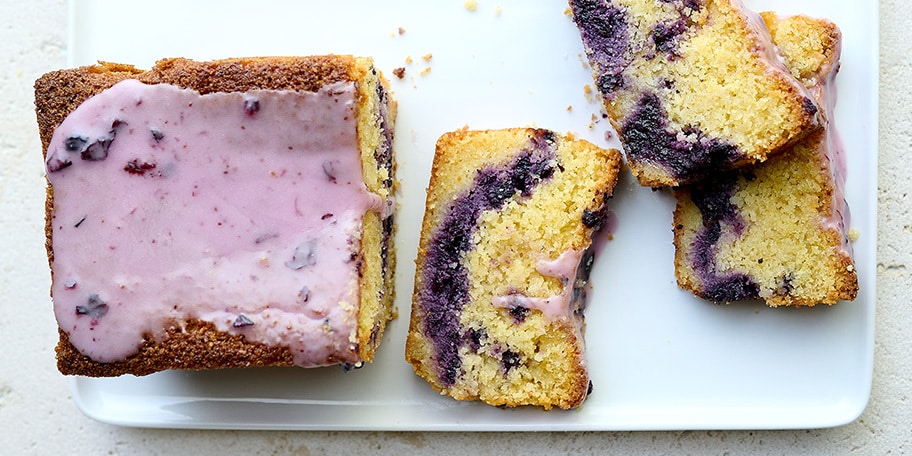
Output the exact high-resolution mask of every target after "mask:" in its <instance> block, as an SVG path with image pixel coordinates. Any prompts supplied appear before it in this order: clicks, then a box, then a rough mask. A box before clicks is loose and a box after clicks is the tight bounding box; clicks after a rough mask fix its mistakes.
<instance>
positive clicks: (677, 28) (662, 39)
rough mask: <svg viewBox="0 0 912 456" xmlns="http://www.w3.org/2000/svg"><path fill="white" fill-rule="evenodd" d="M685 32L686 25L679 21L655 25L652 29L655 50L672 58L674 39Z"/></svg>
mask: <svg viewBox="0 0 912 456" xmlns="http://www.w3.org/2000/svg"><path fill="white" fill-rule="evenodd" d="M685 30H687V25H686V24H685V23H684V21H683V20H681V19H678V20H676V21H671V22H660V23H658V24H656V26H655V27H654V28H653V29H652V41H653V43H655V47H656V50H658V51H660V52H667V53H669V54H671V55H670V56H669V58H671V57H673V56H674V55H675V47H676V46H675V41H676V38H677V37H678V35H680V34H682V33H684V31H685Z"/></svg>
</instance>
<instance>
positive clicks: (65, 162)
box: [47, 154, 73, 173]
mask: <svg viewBox="0 0 912 456" xmlns="http://www.w3.org/2000/svg"><path fill="white" fill-rule="evenodd" d="M72 165H73V162H72V161H70V159H68V158H60V157H57V156H51V155H50V154H48V159H47V170H48V172H49V173H56V172H57V171H60V170H62V169H64V168H67V167H69V166H72Z"/></svg>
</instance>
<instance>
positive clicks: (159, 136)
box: [149, 128, 165, 142]
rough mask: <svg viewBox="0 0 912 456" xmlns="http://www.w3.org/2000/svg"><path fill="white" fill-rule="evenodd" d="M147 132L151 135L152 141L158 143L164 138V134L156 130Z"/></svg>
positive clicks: (152, 129)
mask: <svg viewBox="0 0 912 456" xmlns="http://www.w3.org/2000/svg"><path fill="white" fill-rule="evenodd" d="M149 131H150V132H151V133H152V139H154V140H155V142H159V141H161V140H162V139H164V138H165V134H164V133H162V132H160V131H158V130H156V129H154V128H151V129H149Z"/></svg>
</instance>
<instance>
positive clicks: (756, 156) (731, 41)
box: [570, 0, 822, 187]
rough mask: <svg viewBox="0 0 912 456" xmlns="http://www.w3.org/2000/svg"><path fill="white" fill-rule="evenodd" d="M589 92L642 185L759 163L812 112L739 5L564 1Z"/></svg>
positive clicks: (817, 116)
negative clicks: (599, 101)
mask: <svg viewBox="0 0 912 456" xmlns="http://www.w3.org/2000/svg"><path fill="white" fill-rule="evenodd" d="M570 7H571V12H572V15H573V20H574V21H575V23H576V25H577V27H578V29H579V31H580V36H581V38H582V42H583V45H584V47H585V50H586V55H587V57H588V60H589V63H590V66H591V68H592V73H593V77H594V80H595V85H596V87H597V88H598V90H599V92H600V93H601V95H602V98H603V101H604V106H605V109H606V111H607V114H608V118H609V120H610V121H611V123H612V126H613V127H614V129H615V130H616V131H617V132H618V137H619V139H620V141H621V144H622V145H623V148H624V152H625V155H626V158H627V164H628V166H629V167H630V169H631V171H632V172H633V174H634V175H635V176H636V178H637V179H638V181H639V182H640V183H641V184H642V185H646V186H652V187H661V186H677V185H682V184H687V183H692V182H695V181H698V180H700V179H703V178H704V177H706V176H708V175H711V174H714V173H716V172H718V171H721V170H729V169H734V168H737V167H740V166H743V165H746V164H749V163H755V162H762V161H764V160H766V158H767V157H768V156H771V155H774V154H776V153H778V152H779V151H781V150H783V149H784V148H785V147H787V146H789V145H791V144H793V143H794V142H796V141H797V140H799V139H800V138H802V137H803V136H805V135H807V134H809V133H811V132H813V131H814V130H816V129H818V128H819V126H820V125H821V121H822V118H821V113H820V107H819V105H818V104H817V102H816V100H815V99H814V97H813V96H812V95H811V94H810V93H809V92H808V90H807V89H806V88H805V87H804V86H803V85H802V84H800V83H799V82H798V81H797V80H796V79H795V78H794V77H793V76H792V75H791V74H790V73H789V71H788V70H787V69H786V68H785V67H784V66H783V65H782V63H781V62H780V61H779V58H778V56H777V54H776V50H775V48H774V46H773V45H772V44H771V43H770V36H769V33H768V32H767V31H766V29H765V28H764V27H763V23H762V21H761V20H760V19H759V17H757V16H756V15H755V14H754V13H752V12H750V11H747V10H746V9H745V8H744V7H743V6H742V5H741V3H740V2H739V1H738V0H570Z"/></svg>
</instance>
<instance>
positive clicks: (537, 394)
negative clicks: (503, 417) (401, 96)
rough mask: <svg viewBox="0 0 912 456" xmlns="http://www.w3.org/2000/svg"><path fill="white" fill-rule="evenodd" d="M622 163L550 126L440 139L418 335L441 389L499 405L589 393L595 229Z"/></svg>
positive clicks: (421, 361) (562, 403)
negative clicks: (586, 316) (586, 320)
mask: <svg viewBox="0 0 912 456" xmlns="http://www.w3.org/2000/svg"><path fill="white" fill-rule="evenodd" d="M619 162H620V153H619V152H618V151H615V150H605V149H601V148H598V147H596V146H594V145H592V144H591V143H588V142H585V141H581V140H572V139H570V138H568V137H560V136H557V135H555V134H554V133H552V132H550V131H547V130H541V129H524V128H520V129H508V130H489V131H466V130H463V131H457V132H452V133H447V134H445V135H443V136H442V137H441V138H440V139H439V140H438V142H437V150H436V155H435V158H434V165H433V169H432V172H431V179H430V185H429V188H428V196H427V206H426V212H425V216H424V222H423V225H422V231H421V239H420V244H419V252H418V259H417V270H416V273H415V291H414V294H413V298H412V299H413V300H412V314H411V322H410V328H409V335H408V339H407V346H406V358H407V360H408V361H409V362H410V363H411V364H412V365H413V367H414V369H415V371H416V372H417V373H418V375H419V376H421V377H422V378H424V379H425V380H427V381H428V383H430V385H431V386H432V387H433V388H434V389H435V390H437V391H439V392H441V393H442V394H447V395H450V396H452V397H454V398H456V399H460V400H478V399H480V400H482V401H484V402H487V403H489V404H492V405H506V406H520V405H538V406H542V407H544V408H546V409H550V408H552V407H560V408H572V407H576V406H578V405H579V404H580V403H582V402H583V400H584V399H585V398H586V395H587V391H588V388H589V377H588V370H587V368H586V358H585V353H584V340H583V333H582V330H583V309H584V304H585V298H586V293H587V286H588V285H587V282H588V275H589V271H590V270H591V267H592V262H593V255H594V253H593V249H592V248H591V246H592V242H593V241H592V236H593V233H594V232H596V230H598V229H599V228H600V227H601V226H602V225H603V224H604V222H605V218H606V216H607V211H608V209H607V202H608V199H609V197H610V195H611V192H612V190H613V187H614V184H615V182H616V179H617V172H618V166H619Z"/></svg>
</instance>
